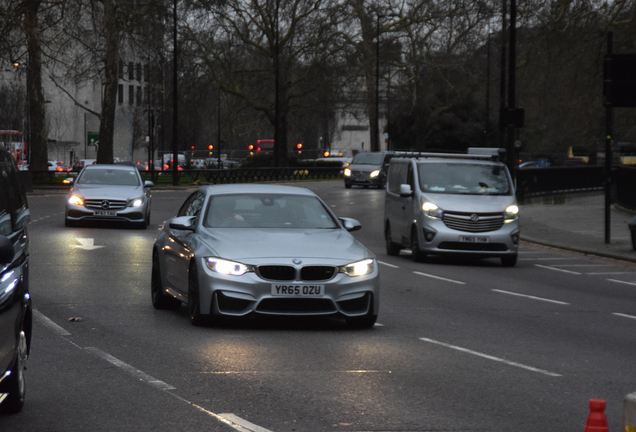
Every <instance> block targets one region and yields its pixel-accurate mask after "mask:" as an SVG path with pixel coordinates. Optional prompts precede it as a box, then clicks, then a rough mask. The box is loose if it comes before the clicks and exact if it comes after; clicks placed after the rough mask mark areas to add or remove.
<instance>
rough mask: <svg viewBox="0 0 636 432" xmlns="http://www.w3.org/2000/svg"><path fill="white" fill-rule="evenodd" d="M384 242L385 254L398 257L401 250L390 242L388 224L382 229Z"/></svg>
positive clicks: (396, 244) (389, 226) (397, 245)
mask: <svg viewBox="0 0 636 432" xmlns="http://www.w3.org/2000/svg"><path fill="white" fill-rule="evenodd" d="M384 240H385V243H386V254H387V255H390V256H398V255H399V254H400V250H401V249H402V248H401V247H400V245H399V244H398V243H395V242H394V241H392V240H391V225H390V224H389V223H388V222H387V224H386V226H385V228H384Z"/></svg>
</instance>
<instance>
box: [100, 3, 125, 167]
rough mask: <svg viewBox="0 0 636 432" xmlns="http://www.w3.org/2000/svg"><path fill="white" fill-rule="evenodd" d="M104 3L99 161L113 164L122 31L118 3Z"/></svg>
mask: <svg viewBox="0 0 636 432" xmlns="http://www.w3.org/2000/svg"><path fill="white" fill-rule="evenodd" d="M102 4H103V5H104V34H106V37H107V40H106V56H105V58H104V66H105V68H104V69H105V80H104V94H103V95H102V113H101V114H102V115H101V121H100V123H99V147H98V148H97V163H100V164H112V163H113V159H114V154H113V135H114V132H115V109H116V107H117V106H116V104H117V84H118V82H119V81H118V80H119V75H118V63H119V44H120V40H121V32H120V30H119V29H118V28H117V3H116V2H115V1H113V0H103V1H102Z"/></svg>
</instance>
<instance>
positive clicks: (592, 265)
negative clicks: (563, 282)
mask: <svg viewBox="0 0 636 432" xmlns="http://www.w3.org/2000/svg"><path fill="white" fill-rule="evenodd" d="M552 267H615V265H614V264H554V265H552Z"/></svg>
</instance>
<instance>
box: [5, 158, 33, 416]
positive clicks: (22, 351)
mask: <svg viewBox="0 0 636 432" xmlns="http://www.w3.org/2000/svg"><path fill="white" fill-rule="evenodd" d="M29 221H30V214H29V208H28V204H27V199H26V194H25V192H24V188H23V187H22V185H21V183H20V180H19V178H18V171H17V166H16V163H15V161H14V160H13V157H12V156H11V155H10V154H9V153H8V152H7V151H6V150H5V149H4V148H3V147H2V146H1V145H0V413H2V414H13V413H17V412H19V411H20V410H22V407H23V406H24V400H25V395H26V385H25V376H24V371H25V370H26V361H27V358H28V356H29V353H30V349H31V334H32V317H33V312H32V304H31V296H30V294H29V271H28V270H29V237H28V233H27V225H28V224H29Z"/></svg>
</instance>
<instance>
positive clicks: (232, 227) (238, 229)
mask: <svg viewBox="0 0 636 432" xmlns="http://www.w3.org/2000/svg"><path fill="white" fill-rule="evenodd" d="M360 227H361V226H360V223H359V222H358V221H356V220H355V219H350V218H337V217H336V216H335V215H334V214H333V213H332V212H331V210H330V209H329V207H328V206H327V205H326V204H325V203H324V202H323V201H322V200H321V199H320V198H319V197H318V196H317V195H316V194H315V193H313V192H311V191H310V190H308V189H305V188H298V187H290V186H277V185H258V184H257V185H255V184H235V185H217V186H206V187H202V188H200V189H198V190H196V191H195V192H194V193H192V195H190V196H189V197H188V198H187V199H186V201H185V202H184V204H183V205H182V206H181V209H180V210H179V212H178V215H177V217H175V218H174V219H170V220H169V221H168V222H166V223H165V225H164V227H163V230H162V231H161V232H160V234H159V236H158V237H157V239H156V240H155V244H154V247H153V251H152V282H151V286H152V289H151V291H152V304H153V305H154V307H155V308H157V309H176V308H179V307H180V305H181V303H185V304H187V306H188V311H189V315H190V320H191V322H192V324H194V325H204V324H207V323H210V322H214V320H215V318H218V317H221V316H228V317H230V316H231V317H247V316H254V315H288V316H308V315H313V316H320V315H325V316H326V315H332V316H337V317H341V318H344V319H345V320H346V322H347V324H348V325H350V326H352V327H371V326H373V324H374V323H375V321H376V318H377V315H378V308H379V302H380V296H379V295H380V286H379V274H378V265H377V262H376V259H375V256H374V255H373V253H371V252H370V251H369V250H368V249H367V248H366V247H364V246H363V245H362V244H361V243H359V242H358V241H357V240H355V239H354V238H353V236H352V235H351V234H350V233H349V231H355V230H358V229H360Z"/></svg>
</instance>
